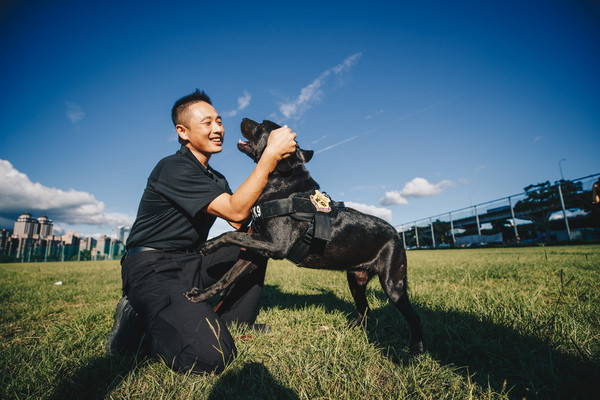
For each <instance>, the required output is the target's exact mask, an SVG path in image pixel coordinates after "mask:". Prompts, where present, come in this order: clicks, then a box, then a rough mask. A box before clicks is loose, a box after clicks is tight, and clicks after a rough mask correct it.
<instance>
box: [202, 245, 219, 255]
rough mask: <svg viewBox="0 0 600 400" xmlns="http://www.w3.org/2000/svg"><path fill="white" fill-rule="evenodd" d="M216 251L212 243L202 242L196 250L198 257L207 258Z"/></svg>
mask: <svg viewBox="0 0 600 400" xmlns="http://www.w3.org/2000/svg"><path fill="white" fill-rule="evenodd" d="M216 250H217V248H216V245H215V244H214V242H204V243H202V246H200V248H199V249H198V253H200V255H203V256H207V255H209V254H212V253H214V252H215V251H216Z"/></svg>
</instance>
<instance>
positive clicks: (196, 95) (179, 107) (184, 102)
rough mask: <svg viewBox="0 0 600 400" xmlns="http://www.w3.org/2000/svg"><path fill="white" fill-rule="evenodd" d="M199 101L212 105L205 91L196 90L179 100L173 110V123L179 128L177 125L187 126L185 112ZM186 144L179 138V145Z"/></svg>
mask: <svg viewBox="0 0 600 400" xmlns="http://www.w3.org/2000/svg"><path fill="white" fill-rule="evenodd" d="M199 101H203V102H205V103H208V104H210V105H212V103H211V101H210V97H208V95H207V94H206V93H204V90H202V91H200V90H198V89H196V91H195V92H193V93H191V94H188V95H187V96H183V97H182V98H180V99H179V100H177V101H176V102H175V104H173V108H172V109H171V120H172V121H173V125H175V126H177V124H181V125H185V124H187V121H184V120H183V118H182V116H183V114H185V111H186V110H187V108H188V106H189V105H190V104H193V103H197V102H199ZM186 142H187V141H185V140H183V139H182V138H181V137H180V138H179V143H181V144H186Z"/></svg>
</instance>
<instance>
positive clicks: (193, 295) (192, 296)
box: [183, 287, 206, 303]
mask: <svg viewBox="0 0 600 400" xmlns="http://www.w3.org/2000/svg"><path fill="white" fill-rule="evenodd" d="M183 295H184V296H185V297H187V299H188V300H189V301H191V302H192V303H199V302H201V301H204V300H206V299H205V298H204V296H203V295H202V290H201V289H199V288H197V287H195V288H191V289H190V290H188V291H187V292H185V293H184V294H183Z"/></svg>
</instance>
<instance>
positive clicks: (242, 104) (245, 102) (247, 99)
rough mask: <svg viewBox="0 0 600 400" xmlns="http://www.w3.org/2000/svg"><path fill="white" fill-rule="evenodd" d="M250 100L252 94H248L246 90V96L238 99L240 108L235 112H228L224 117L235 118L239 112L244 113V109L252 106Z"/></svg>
mask: <svg viewBox="0 0 600 400" xmlns="http://www.w3.org/2000/svg"><path fill="white" fill-rule="evenodd" d="M250 99H252V96H251V95H250V93H248V92H247V91H245V90H244V94H243V95H242V96H240V97H238V108H237V109H235V110H231V111H227V112H226V113H225V114H224V116H225V117H235V116H236V115H237V113H238V112H240V111H242V110H243V109H244V108H246V107H248V106H249V105H250Z"/></svg>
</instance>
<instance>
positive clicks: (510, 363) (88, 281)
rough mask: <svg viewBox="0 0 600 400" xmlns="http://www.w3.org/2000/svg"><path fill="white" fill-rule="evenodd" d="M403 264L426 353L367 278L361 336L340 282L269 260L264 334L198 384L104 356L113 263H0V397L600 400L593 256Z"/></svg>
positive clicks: (441, 257) (461, 254)
mask: <svg viewBox="0 0 600 400" xmlns="http://www.w3.org/2000/svg"><path fill="white" fill-rule="evenodd" d="M408 260H409V283H410V286H409V293H410V296H411V300H412V302H413V306H414V307H415V310H416V311H417V312H418V313H419V315H420V316H421V319H422V323H423V329H424V333H425V340H426V346H427V350H428V352H427V354H425V355H422V356H417V357H410V356H409V355H408V354H407V344H408V336H409V333H408V327H407V325H406V323H405V322H404V320H403V318H402V317H401V315H400V314H399V313H398V312H397V311H396V310H395V309H394V308H393V307H392V306H391V305H389V304H388V301H387V298H386V297H385V295H384V294H383V291H382V290H381V287H380V286H379V282H378V281H377V280H376V279H375V280H373V281H372V282H371V283H370V285H369V289H368V292H367V295H368V298H369V301H370V304H371V307H372V309H373V312H372V317H371V319H370V320H369V323H368V327H367V329H366V330H361V329H354V330H348V329H346V325H347V323H348V321H349V319H350V317H351V316H352V314H353V313H354V305H353V301H352V299H351V296H350V293H349V290H348V288H347V283H346V277H345V274H344V273H342V272H333V271H313V270H307V269H301V268H297V267H295V266H293V265H291V264H289V263H287V262H284V261H278V262H276V261H272V262H271V263H270V265H269V269H268V272H267V279H266V286H265V290H264V296H263V305H262V309H261V311H260V314H259V316H258V322H268V323H270V324H271V325H272V327H273V330H272V332H271V333H269V334H267V335H259V336H256V335H255V336H253V338H252V339H251V340H249V341H239V342H238V343H237V345H238V350H239V356H238V358H237V359H236V360H235V361H234V362H233V363H232V364H230V365H229V366H228V368H227V369H226V371H225V373H223V374H222V375H219V376H215V375H211V376H206V377H202V376H196V375H189V374H187V375H186V374H177V373H174V372H172V371H171V370H170V369H169V368H167V366H165V365H164V364H162V363H160V362H154V361H149V360H144V359H136V358H132V357H109V356H107V355H105V353H104V342H105V338H106V336H107V334H108V333H109V331H110V328H111V326H112V317H113V312H114V307H115V305H116V302H117V300H118V299H119V297H120V272H119V264H118V262H116V261H114V262H111V261H106V262H82V263H36V264H34V263H31V264H4V265H0V343H1V352H0V364H1V368H2V372H1V382H0V398H2V399H104V398H112V399H130V398H131V399H192V398H194V399H442V398H451V399H452V398H453V399H469V398H474V399H488V398H490V399H501V398H517V399H520V398H527V399H554V398H565V399H585V398H590V399H593V398H600V246H597V245H590V246H577V247H532V248H520V249H469V250H435V251H431V250H428V251H427V250H425V251H411V252H409V253H408ZM58 281H62V282H63V284H62V285H55V283H56V282H58ZM240 334H241V332H239V331H237V330H236V329H234V337H235V336H236V335H238V336H239V335H240Z"/></svg>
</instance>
